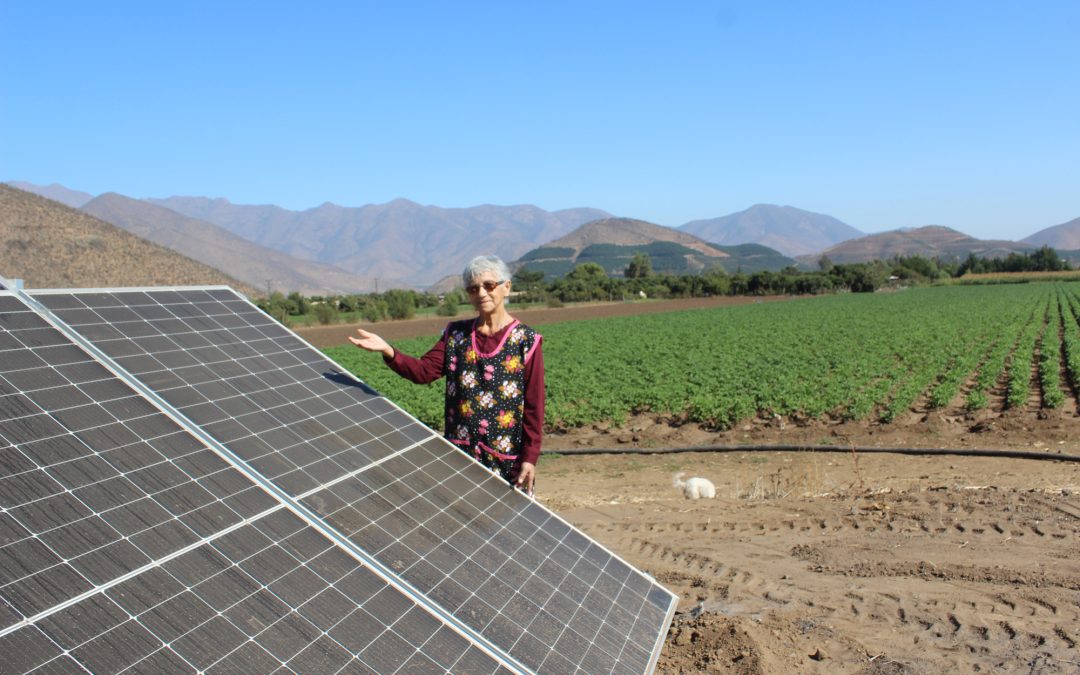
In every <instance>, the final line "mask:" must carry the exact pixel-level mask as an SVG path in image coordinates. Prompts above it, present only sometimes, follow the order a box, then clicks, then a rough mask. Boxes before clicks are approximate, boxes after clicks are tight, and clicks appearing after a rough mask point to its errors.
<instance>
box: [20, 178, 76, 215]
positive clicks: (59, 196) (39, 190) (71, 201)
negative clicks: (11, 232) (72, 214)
mask: <svg viewBox="0 0 1080 675" xmlns="http://www.w3.org/2000/svg"><path fill="white" fill-rule="evenodd" d="M8 185H10V186H11V187H14V188H18V189H20V190H25V191H26V192H33V193H34V194H36V195H41V196H42V197H45V198H47V199H51V200H53V201H54V202H60V203H61V204H67V205H68V206H70V207H72V208H76V209H77V208H79V207H80V206H82V205H83V204H85V203H86V202H88V201H90V200H91V199H93V198H94V195H92V194H90V193H88V192H79V191H78V190H70V189H68V188H66V187H64V186H63V185H59V184H57V183H53V184H52V185H34V184H33V183H27V182H26V181H21V180H13V181H11V182H9V183H8Z"/></svg>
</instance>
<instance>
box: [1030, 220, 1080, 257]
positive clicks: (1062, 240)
mask: <svg viewBox="0 0 1080 675" xmlns="http://www.w3.org/2000/svg"><path fill="white" fill-rule="evenodd" d="M1021 241H1023V242H1024V243H1025V244H1031V245H1032V246H1035V247H1039V246H1049V247H1051V248H1054V249H1057V250H1058V251H1066V250H1076V249H1080V218H1073V219H1072V220H1070V221H1069V222H1067V223H1062V224H1061V225H1055V226H1053V227H1048V228H1046V229H1045V230H1039V231H1038V232H1036V233H1035V234H1033V235H1031V236H1030V237H1026V238H1024V239H1022V240H1021Z"/></svg>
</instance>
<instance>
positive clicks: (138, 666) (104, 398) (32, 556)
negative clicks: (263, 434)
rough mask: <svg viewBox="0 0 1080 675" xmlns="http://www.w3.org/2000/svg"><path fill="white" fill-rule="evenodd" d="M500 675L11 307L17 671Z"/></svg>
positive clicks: (0, 529)
mask: <svg viewBox="0 0 1080 675" xmlns="http://www.w3.org/2000/svg"><path fill="white" fill-rule="evenodd" d="M81 669H87V670H90V671H91V672H102V673H104V672H121V671H124V670H127V669H132V670H135V671H141V672H181V671H185V670H186V671H192V670H199V671H205V672H237V673H258V672H267V673H269V672H275V671H279V672H289V671H294V672H369V673H375V672H379V673H382V672H395V671H399V670H400V671H403V672H465V671H470V672H471V671H474V670H475V671H476V672H488V673H492V672H499V671H500V670H502V668H501V666H500V665H499V663H498V662H497V661H496V660H495V659H493V658H492V657H491V656H490V655H488V654H487V653H485V651H483V650H481V649H479V648H477V647H476V646H475V645H473V644H471V643H470V642H469V641H468V640H466V639H465V638H464V637H463V636H462V635H460V634H459V633H458V632H455V631H453V630H451V629H449V628H448V627H446V626H445V624H444V622H443V621H442V620H441V619H439V618H437V617H436V616H434V615H432V614H431V613H430V612H429V611H428V610H427V609H425V608H423V607H421V606H419V605H418V604H417V603H416V602H415V601H414V600H413V599H412V598H411V597H410V596H408V595H406V594H404V593H402V592H401V590H400V589H398V588H396V587H394V586H392V585H390V584H388V583H387V582H386V581H385V580H384V579H383V578H381V577H380V576H378V575H376V574H375V573H374V572H373V571H372V570H371V568H370V567H367V566H364V565H361V564H358V561H357V560H356V559H355V557H353V556H352V555H351V554H350V553H349V552H348V551H346V550H344V549H342V547H340V546H339V545H337V544H336V543H335V542H334V541H332V540H331V539H329V538H327V537H326V536H325V535H324V534H323V533H321V532H320V531H318V529H317V528H315V527H313V526H312V525H311V524H310V523H308V522H305V521H304V520H303V519H302V518H300V517H298V516H297V515H296V514H295V513H293V512H292V511H291V510H289V509H288V508H286V505H285V504H284V503H283V502H281V501H280V500H278V499H275V498H274V497H273V496H272V495H271V494H270V493H268V492H267V491H266V490H265V489H263V488H262V487H260V486H258V485H256V483H255V482H253V481H252V480H251V479H250V478H248V477H247V476H245V475H244V474H243V473H242V472H241V471H238V470H237V469H236V468H235V467H234V466H232V465H230V463H229V462H227V461H225V460H224V459H222V458H221V457H220V456H219V455H218V454H217V453H215V452H214V451H213V450H211V449H210V448H208V447H207V446H206V445H205V444H204V443H202V442H200V441H199V439H198V438H196V437H195V436H194V435H192V434H191V433H189V432H188V431H187V430H185V429H184V428H183V427H182V426H181V425H179V424H178V423H177V421H175V420H174V419H172V418H170V417H169V416H168V415H165V414H163V413H162V412H161V410H160V409H158V408H156V407H155V406H154V405H152V404H151V402H149V401H147V400H146V399H145V398H144V397H143V396H141V395H140V394H139V393H138V392H137V391H136V390H135V389H133V388H132V387H131V386H130V385H129V384H127V383H126V382H124V381H123V380H122V379H121V378H119V377H117V376H116V375H115V374H114V373H112V372H110V370H108V369H107V368H105V367H103V366H102V365H101V364H100V363H99V362H97V361H95V360H94V359H92V358H91V357H90V356H89V355H88V354H87V353H86V352H85V351H83V350H82V349H80V348H79V347H78V346H77V345H76V344H73V343H72V342H71V341H70V340H69V339H68V338H67V337H66V336H65V335H64V334H63V332H61V331H60V330H58V329H57V328H56V327H54V326H53V325H51V324H50V323H48V322H47V321H45V320H44V319H43V318H42V317H41V316H39V315H38V314H37V313H36V312H34V311H32V310H31V308H29V307H28V306H27V305H25V304H24V303H23V302H22V301H21V300H20V299H19V298H17V297H15V296H13V295H11V294H7V293H0V670H2V671H3V672H35V671H40V672H57V671H73V670H81Z"/></svg>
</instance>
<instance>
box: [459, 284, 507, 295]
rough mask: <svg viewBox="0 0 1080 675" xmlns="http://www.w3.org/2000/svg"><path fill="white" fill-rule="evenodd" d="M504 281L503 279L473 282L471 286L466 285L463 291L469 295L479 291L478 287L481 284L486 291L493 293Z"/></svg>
mask: <svg viewBox="0 0 1080 675" xmlns="http://www.w3.org/2000/svg"><path fill="white" fill-rule="evenodd" d="M505 283H506V282H505V281H485V282H484V283H482V284H473V285H472V286H466V287H465V291H466V292H467V293H468V294H469V295H476V294H477V293H479V292H480V287H481V286H482V287H483V288H484V290H485V291H487V292H488V293H494V292H495V289H496V288H498V287H499V286H502V285H503V284H505Z"/></svg>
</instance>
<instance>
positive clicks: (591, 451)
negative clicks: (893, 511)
mask: <svg viewBox="0 0 1080 675" xmlns="http://www.w3.org/2000/svg"><path fill="white" fill-rule="evenodd" d="M680 452H854V453H855V454H859V453H864V454H869V453H891V454H894V455H952V456H957V457H1002V458H1006V459H1039V460H1047V459H1051V460H1056V461H1059V462H1080V455H1055V454H1050V453H1049V452H1028V451H1026V450H983V449H977V448H958V449H955V450H948V449H943V448H867V447H857V446H856V447H853V446H850V445H849V446H840V445H694V446H689V447H685V448H636V447H632V448H567V449H565V450H544V451H543V453H542V454H545V455H666V454H675V453H680Z"/></svg>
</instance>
